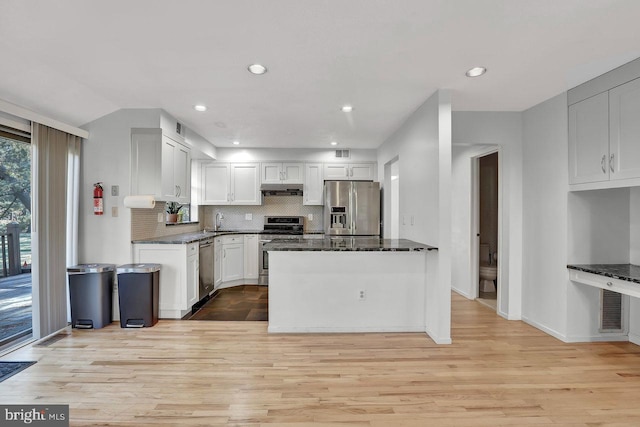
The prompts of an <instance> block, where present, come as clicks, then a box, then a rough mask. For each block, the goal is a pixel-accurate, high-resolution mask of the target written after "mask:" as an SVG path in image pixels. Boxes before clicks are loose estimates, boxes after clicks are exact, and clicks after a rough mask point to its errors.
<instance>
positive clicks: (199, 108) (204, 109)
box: [193, 104, 207, 111]
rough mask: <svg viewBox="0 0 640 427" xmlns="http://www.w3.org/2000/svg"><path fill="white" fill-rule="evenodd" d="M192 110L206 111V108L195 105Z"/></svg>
mask: <svg viewBox="0 0 640 427" xmlns="http://www.w3.org/2000/svg"><path fill="white" fill-rule="evenodd" d="M193 109H194V110H196V111H207V106H206V105H202V104H197V105H194V106H193Z"/></svg>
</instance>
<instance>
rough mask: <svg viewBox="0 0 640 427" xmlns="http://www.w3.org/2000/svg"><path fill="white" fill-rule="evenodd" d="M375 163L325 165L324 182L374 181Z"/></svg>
mask: <svg viewBox="0 0 640 427" xmlns="http://www.w3.org/2000/svg"><path fill="white" fill-rule="evenodd" d="M375 165H376V164H375V163H325V165H324V180H325V181H339V180H356V181H357V180H361V181H371V180H375V177H376V167H375Z"/></svg>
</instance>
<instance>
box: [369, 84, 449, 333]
mask: <svg viewBox="0 0 640 427" xmlns="http://www.w3.org/2000/svg"><path fill="white" fill-rule="evenodd" d="M396 158H397V161H398V170H399V174H400V176H401V177H402V178H401V179H400V183H399V207H400V208H399V215H400V230H399V234H400V238H405V239H410V240H415V241H418V242H421V243H426V244H429V245H432V246H436V247H438V248H439V250H438V252H437V256H435V255H433V256H429V257H428V261H427V269H428V270H429V271H428V272H427V273H428V274H429V277H430V279H431V280H428V281H427V292H426V319H425V324H426V331H427V333H428V334H429V336H431V338H432V339H433V340H434V341H435V342H437V343H448V342H451V323H450V322H451V249H450V248H451V223H450V221H451V97H450V94H449V92H448V91H442V90H441V91H438V92H436V93H435V94H433V95H432V96H431V97H430V98H429V99H427V101H426V102H425V103H424V104H422V105H421V106H420V107H419V108H418V109H417V110H416V111H415V112H414V113H413V114H412V115H411V117H409V119H408V120H407V121H406V122H405V123H404V124H403V125H402V126H401V127H400V128H399V129H398V130H397V131H396V132H395V133H394V134H393V135H392V136H391V137H390V138H389V139H388V140H387V141H386V142H385V143H384V144H382V145H381V146H380V147H379V148H378V176H379V177H380V180H384V176H385V165H386V164H387V163H389V162H391V161H393V160H395V159H396ZM434 276H435V277H434Z"/></svg>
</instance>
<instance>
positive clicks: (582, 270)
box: [567, 264, 640, 298]
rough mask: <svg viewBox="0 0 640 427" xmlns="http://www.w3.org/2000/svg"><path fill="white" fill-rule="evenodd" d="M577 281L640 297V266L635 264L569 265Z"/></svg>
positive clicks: (570, 271)
mask: <svg viewBox="0 0 640 427" xmlns="http://www.w3.org/2000/svg"><path fill="white" fill-rule="evenodd" d="M567 268H568V269H569V278H570V279H571V280H572V281H574V282H577V283H581V284H584V285H589V286H594V287H596V288H601V289H607V290H610V291H613V292H618V293H621V294H624V295H630V296H632V297H638V298H640V266H638V265H634V264H573V265H567Z"/></svg>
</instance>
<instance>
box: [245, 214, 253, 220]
mask: <svg viewBox="0 0 640 427" xmlns="http://www.w3.org/2000/svg"><path fill="white" fill-rule="evenodd" d="M244 219H245V220H246V221H253V214H250V213H247V214H244Z"/></svg>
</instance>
